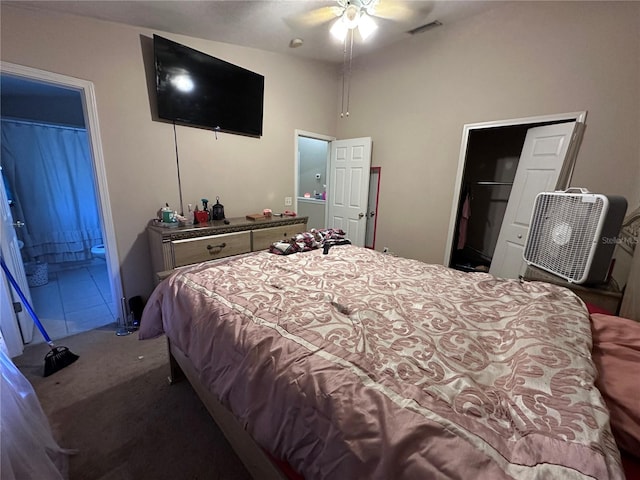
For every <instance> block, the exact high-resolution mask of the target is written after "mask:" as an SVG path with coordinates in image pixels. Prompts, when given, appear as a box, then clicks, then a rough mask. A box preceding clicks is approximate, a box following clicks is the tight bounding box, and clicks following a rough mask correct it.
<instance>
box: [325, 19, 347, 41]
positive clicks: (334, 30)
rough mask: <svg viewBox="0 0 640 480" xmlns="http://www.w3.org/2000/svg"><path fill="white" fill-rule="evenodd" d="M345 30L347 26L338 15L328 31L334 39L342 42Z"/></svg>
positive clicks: (345, 35) (345, 33) (345, 34)
mask: <svg viewBox="0 0 640 480" xmlns="http://www.w3.org/2000/svg"><path fill="white" fill-rule="evenodd" d="M347 30H348V28H347V26H346V25H345V23H344V22H343V21H342V17H340V18H339V19H337V20H336V21H335V22H334V23H333V25H332V26H331V29H330V30H329V32H330V33H331V35H333V36H334V37H335V38H336V39H338V40H340V41H341V42H342V41H344V39H345V38H346V37H347Z"/></svg>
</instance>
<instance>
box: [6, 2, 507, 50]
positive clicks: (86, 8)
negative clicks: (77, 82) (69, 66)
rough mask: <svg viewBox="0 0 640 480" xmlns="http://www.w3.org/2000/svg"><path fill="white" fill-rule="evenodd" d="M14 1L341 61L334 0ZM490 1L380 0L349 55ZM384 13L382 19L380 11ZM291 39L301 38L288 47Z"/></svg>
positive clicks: (465, 13)
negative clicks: (368, 29)
mask: <svg viewBox="0 0 640 480" xmlns="http://www.w3.org/2000/svg"><path fill="white" fill-rule="evenodd" d="M2 3H3V4H5V5H6V4H11V5H14V6H17V7H20V8H36V9H42V10H51V11H57V12H63V13H70V14H75V15H81V16H86V17H93V18H98V19H101V20H106V21H112V22H118V23H124V24H129V25H134V26H139V27H145V28H149V29H152V30H157V31H159V32H170V33H175V34H182V35H187V36H190V37H197V38H204V39H208V40H214V41H219V42H226V43H233V44H237V45H242V46H246V47H253V48H259V49H262V50H267V51H273V52H279V53H284V54H290V55H295V56H299V57H305V58H312V59H316V60H322V61H328V62H341V61H342V59H343V47H342V44H341V43H340V42H338V41H336V40H334V39H333V38H332V37H331V36H330V35H329V27H330V26H331V22H332V21H333V20H332V19H333V18H335V16H332V10H333V9H334V8H335V6H336V5H337V2H336V1H335V0H333V1H332V0H325V1H316V0H308V1H307V0H160V1H159V0H133V1H113V0H83V1H77V0H76V1H68V0H56V1H51V0H46V1H25V0H19V1H9V0H2ZM500 3H502V2H498V1H493V0H471V1H462V0H439V1H427V0H380V2H379V5H378V7H377V13H378V14H379V15H380V16H377V17H375V21H376V23H377V25H378V30H376V32H375V34H374V35H373V36H372V37H371V38H370V39H368V40H367V42H362V41H361V40H360V39H359V37H357V36H356V37H355V40H354V51H353V54H354V56H356V55H358V54H361V53H366V52H370V51H373V50H375V49H377V48H381V47H383V46H386V45H389V44H391V43H395V42H397V41H401V40H403V39H405V38H409V37H410V34H408V33H407V31H408V30H411V29H414V28H416V27H420V26H422V25H425V24H427V23H430V22H433V21H435V20H438V21H440V22H442V23H443V25H444V27H439V28H445V27H446V26H447V25H450V24H452V23H455V22H457V21H460V20H461V19H463V18H467V17H469V16H472V15H475V14H478V13H480V12H483V11H486V10H488V9H490V8H494V7H496V6H497V5H499V4H500ZM383 17H387V18H383ZM293 38H301V39H302V40H303V41H304V44H303V45H302V46H301V47H299V48H295V49H293V48H290V47H289V43H290V41H291V40H292V39H293Z"/></svg>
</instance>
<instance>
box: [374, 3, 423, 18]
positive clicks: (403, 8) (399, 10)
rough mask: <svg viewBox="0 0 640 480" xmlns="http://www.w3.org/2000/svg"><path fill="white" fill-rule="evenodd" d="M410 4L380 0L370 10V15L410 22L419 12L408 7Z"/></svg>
mask: <svg viewBox="0 0 640 480" xmlns="http://www.w3.org/2000/svg"><path fill="white" fill-rule="evenodd" d="M410 4H411V2H398V1H391V0H386V1H385V0H380V1H379V2H378V3H376V4H375V5H374V6H373V7H372V8H370V14H371V15H373V16H375V17H380V18H384V19H387V20H396V21H401V22H406V21H409V20H412V19H413V18H414V17H415V16H416V15H419V14H420V12H419V11H417V10H415V9H413V8H411V7H410Z"/></svg>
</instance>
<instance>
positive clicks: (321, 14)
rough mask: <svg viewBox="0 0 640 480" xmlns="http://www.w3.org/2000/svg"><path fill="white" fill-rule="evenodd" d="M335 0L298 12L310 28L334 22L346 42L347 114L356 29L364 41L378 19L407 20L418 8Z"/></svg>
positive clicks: (377, 0)
mask: <svg viewBox="0 0 640 480" xmlns="http://www.w3.org/2000/svg"><path fill="white" fill-rule="evenodd" d="M335 3H336V4H335V5H331V6H324V7H321V8H317V9H314V10H311V11H308V12H306V13H303V14H299V15H296V17H297V18H296V23H298V24H299V25H301V26H303V27H306V28H308V27H315V26H319V25H323V24H327V23H329V22H331V23H330V28H329V32H330V33H331V35H332V36H333V37H334V38H336V39H337V40H339V41H340V42H342V44H343V54H344V55H343V70H342V111H341V113H340V117H345V116H346V117H348V116H349V96H350V90H351V88H350V86H351V63H352V60H353V42H354V32H357V33H358V35H359V37H360V39H361V40H362V41H365V40H367V39H368V38H369V37H371V36H372V35H373V33H374V32H375V31H376V30H377V28H378V24H377V22H379V21H385V20H393V21H400V22H405V21H408V20H411V19H412V18H413V17H414V16H415V15H416V14H419V12H418V11H416V10H414V9H411V8H409V7H408V6H407V5H405V4H404V3H405V2H402V1H397V0H335ZM409 3H411V2H409ZM374 18H375V20H374Z"/></svg>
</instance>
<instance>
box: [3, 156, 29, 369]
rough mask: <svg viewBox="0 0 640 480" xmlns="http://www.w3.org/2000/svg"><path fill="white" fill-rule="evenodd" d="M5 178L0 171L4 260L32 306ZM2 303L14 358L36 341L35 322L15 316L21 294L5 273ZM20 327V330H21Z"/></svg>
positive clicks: (22, 314) (6, 336) (7, 339)
mask: <svg viewBox="0 0 640 480" xmlns="http://www.w3.org/2000/svg"><path fill="white" fill-rule="evenodd" d="M4 185H5V184H4V178H3V177H2V169H1V168H0V253H1V254H2V257H3V258H4V262H5V263H6V265H7V267H8V268H9V271H10V272H11V275H12V276H13V278H14V279H15V280H16V282H17V283H18V286H19V287H20V289H21V290H22V293H23V294H24V296H25V298H26V299H27V301H28V302H29V303H30V304H31V303H32V302H31V293H30V291H29V285H28V284H27V276H26V275H25V272H24V265H23V264H22V257H21V255H20V247H19V246H18V238H17V236H16V232H15V230H14V220H13V216H12V215H11V210H10V207H9V202H8V200H7V193H6V191H5V188H4ZM0 277H1V280H0V299H1V300H2V312H1V313H2V317H1V324H0V327H1V328H2V336H3V337H4V340H5V343H6V345H7V349H8V350H9V355H10V356H11V357H14V356H16V355H20V354H21V353H22V351H23V343H29V342H30V341H31V340H32V338H33V321H32V320H31V318H30V317H29V313H28V312H27V310H26V308H24V307H22V311H21V312H19V313H17V314H16V313H14V309H13V304H14V302H20V297H18V295H17V294H15V295H12V289H13V287H11V286H10V285H9V282H8V281H7V278H6V275H5V273H4V271H2V272H1V273H0ZM18 324H19V325H20V327H19V328H18Z"/></svg>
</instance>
